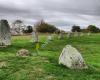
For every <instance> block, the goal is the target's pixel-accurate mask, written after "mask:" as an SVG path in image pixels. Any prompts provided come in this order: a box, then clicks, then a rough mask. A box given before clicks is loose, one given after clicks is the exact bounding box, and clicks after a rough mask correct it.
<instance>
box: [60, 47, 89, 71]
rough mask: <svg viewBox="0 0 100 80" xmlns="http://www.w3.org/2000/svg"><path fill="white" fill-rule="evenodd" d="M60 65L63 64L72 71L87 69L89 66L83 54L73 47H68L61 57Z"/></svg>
mask: <svg viewBox="0 0 100 80" xmlns="http://www.w3.org/2000/svg"><path fill="white" fill-rule="evenodd" d="M59 64H63V65H65V66H66V67H68V68H70V69H86V68H87V66H86V64H85V62H84V59H83V58H82V56H81V54H80V53H79V52H78V51H77V50H76V49H75V48H74V47H72V46H71V45H66V46H65V48H64V49H63V51H62V53H61V55H60V57H59Z"/></svg>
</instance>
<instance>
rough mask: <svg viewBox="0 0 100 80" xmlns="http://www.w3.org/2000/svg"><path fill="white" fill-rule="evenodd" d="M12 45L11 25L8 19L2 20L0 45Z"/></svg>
mask: <svg viewBox="0 0 100 80" xmlns="http://www.w3.org/2000/svg"><path fill="white" fill-rule="evenodd" d="M7 45H11V33H10V26H9V24H8V21H7V20H1V21H0V47H3V46H7Z"/></svg>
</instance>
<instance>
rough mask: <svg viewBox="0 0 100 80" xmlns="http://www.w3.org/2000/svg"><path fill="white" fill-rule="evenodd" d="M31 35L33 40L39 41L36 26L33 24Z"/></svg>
mask: <svg viewBox="0 0 100 80" xmlns="http://www.w3.org/2000/svg"><path fill="white" fill-rule="evenodd" d="M32 37H33V42H39V38H38V32H37V30H36V26H34V28H33V32H32Z"/></svg>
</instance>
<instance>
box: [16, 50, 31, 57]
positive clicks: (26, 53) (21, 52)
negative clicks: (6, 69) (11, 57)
mask: <svg viewBox="0 0 100 80" xmlns="http://www.w3.org/2000/svg"><path fill="white" fill-rule="evenodd" d="M29 55H30V53H29V51H28V50H26V49H21V50H19V51H18V52H17V53H16V56H19V57H27V56H29Z"/></svg>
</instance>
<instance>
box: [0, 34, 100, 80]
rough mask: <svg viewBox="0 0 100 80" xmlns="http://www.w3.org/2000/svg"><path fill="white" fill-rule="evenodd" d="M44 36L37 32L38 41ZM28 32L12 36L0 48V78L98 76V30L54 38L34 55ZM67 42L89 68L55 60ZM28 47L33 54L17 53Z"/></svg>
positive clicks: (76, 79)
mask: <svg viewBox="0 0 100 80" xmlns="http://www.w3.org/2000/svg"><path fill="white" fill-rule="evenodd" d="M45 40H46V36H45V35H40V45H42V44H43V43H44V41H45ZM30 41H31V36H15V37H12V45H11V46H9V47H7V48H0V63H1V62H5V63H6V67H2V68H0V80H100V34H92V35H91V36H83V37H74V38H69V39H68V38H67V37H65V38H64V39H61V40H59V39H57V38H55V39H54V40H52V41H50V42H49V43H48V44H47V45H46V46H45V47H44V48H40V49H39V56H37V55H36V54H37V53H36V51H35V49H34V44H33V43H32V42H30ZM67 44H70V45H72V46H74V47H76V48H77V49H78V50H79V51H80V52H81V54H82V56H83V57H84V59H85V62H86V64H87V65H88V67H89V68H88V69H86V70H70V69H68V68H66V67H65V66H62V65H59V64H58V58H59V55H60V53H61V51H62V49H63V47H64V46H65V45H67ZM22 48H25V49H28V50H29V51H30V52H31V54H32V56H30V57H26V58H20V57H16V52H17V51H18V50H19V49H22Z"/></svg>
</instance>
